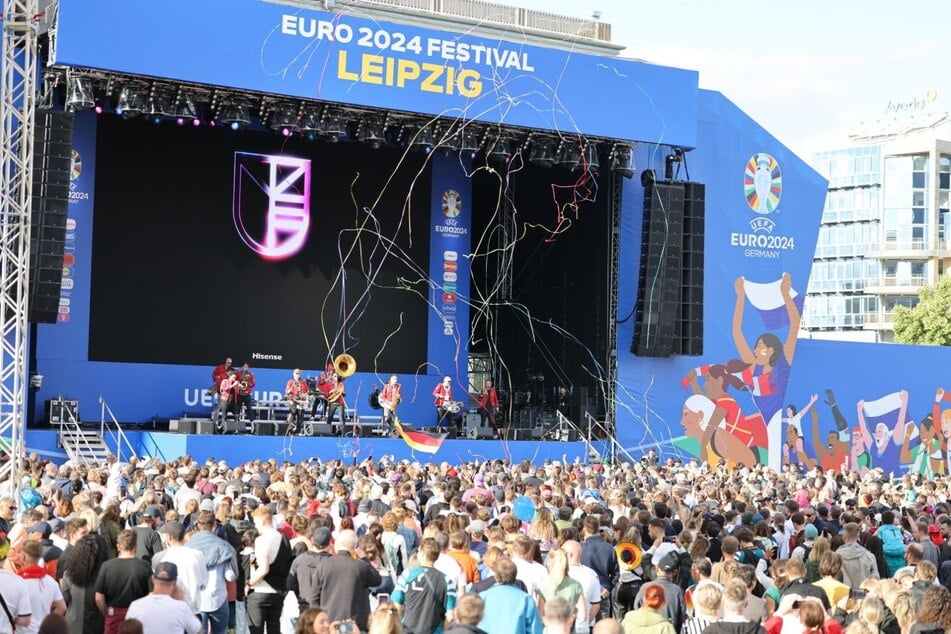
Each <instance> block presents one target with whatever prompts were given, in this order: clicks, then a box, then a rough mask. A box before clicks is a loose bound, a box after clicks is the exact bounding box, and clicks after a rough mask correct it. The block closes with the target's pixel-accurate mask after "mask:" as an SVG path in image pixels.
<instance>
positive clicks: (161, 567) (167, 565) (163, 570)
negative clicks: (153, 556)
mask: <svg viewBox="0 0 951 634" xmlns="http://www.w3.org/2000/svg"><path fill="white" fill-rule="evenodd" d="M152 576H153V577H155V578H156V579H158V580H159V581H175V580H176V579H178V566H176V565H175V564H173V563H172V562H170V561H163V562H161V563H158V564H155V572H153V573H152Z"/></svg>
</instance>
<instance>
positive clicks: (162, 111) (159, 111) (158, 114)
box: [149, 90, 174, 123]
mask: <svg viewBox="0 0 951 634" xmlns="http://www.w3.org/2000/svg"><path fill="white" fill-rule="evenodd" d="M149 114H150V115H151V116H152V120H153V121H155V123H158V122H159V121H161V120H162V118H163V117H169V116H173V115H174V112H172V109H171V108H170V107H169V104H168V94H167V93H166V92H165V91H163V90H153V91H152V97H151V107H150V108H149Z"/></svg>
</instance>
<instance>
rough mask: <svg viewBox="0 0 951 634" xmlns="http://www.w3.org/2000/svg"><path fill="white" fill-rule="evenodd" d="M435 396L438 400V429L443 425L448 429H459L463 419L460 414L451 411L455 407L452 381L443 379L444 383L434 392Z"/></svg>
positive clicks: (436, 402)
mask: <svg viewBox="0 0 951 634" xmlns="http://www.w3.org/2000/svg"><path fill="white" fill-rule="evenodd" d="M433 396H434V397H435V399H436V401H435V404H436V427H442V426H443V424H445V425H446V426H447V427H449V426H453V427H457V426H458V425H459V423H460V419H461V417H460V416H459V415H458V412H452V411H450V409H451V408H454V405H455V403H454V402H453V400H452V379H451V378H450V377H448V376H447V377H443V380H442V383H440V384H439V385H437V386H436V389H434V390H433Z"/></svg>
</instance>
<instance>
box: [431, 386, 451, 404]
mask: <svg viewBox="0 0 951 634" xmlns="http://www.w3.org/2000/svg"><path fill="white" fill-rule="evenodd" d="M433 396H435V397H436V407H443V406H444V405H445V404H446V403H449V402H451V401H452V386H451V385H444V384H442V383H440V384H439V385H437V386H436V389H435V390H433Z"/></svg>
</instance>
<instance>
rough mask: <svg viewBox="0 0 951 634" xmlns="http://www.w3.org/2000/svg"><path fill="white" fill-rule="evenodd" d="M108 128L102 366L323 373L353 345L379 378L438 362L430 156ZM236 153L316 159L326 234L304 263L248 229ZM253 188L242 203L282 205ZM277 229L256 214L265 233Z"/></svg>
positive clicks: (96, 312) (95, 331) (100, 185)
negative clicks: (431, 354) (226, 362)
mask: <svg viewBox="0 0 951 634" xmlns="http://www.w3.org/2000/svg"><path fill="white" fill-rule="evenodd" d="M98 125H99V130H98V145H97V157H96V194H95V220H94V228H93V238H94V239H93V242H94V247H93V268H92V293H91V308H90V313H91V314H90V330H89V358H90V360H94V361H118V362H136V363H169V364H188V365H191V364H194V365H208V364H215V363H220V361H221V360H222V359H223V358H224V357H225V356H230V357H232V358H233V359H234V361H235V363H242V362H243V361H248V362H249V363H251V364H252V365H257V366H263V367H281V368H286V367H304V368H319V367H322V366H323V364H324V362H325V361H326V359H327V358H328V355H335V354H338V353H340V352H343V351H344V350H345V351H346V352H348V353H349V354H351V355H353V356H354V357H355V358H356V360H357V364H358V367H359V368H360V369H361V370H364V371H371V370H374V369H379V370H385V371H388V372H412V371H415V370H416V369H417V368H418V367H419V366H420V365H421V364H422V363H424V362H425V360H426V326H425V324H426V319H427V305H426V301H425V299H424V298H425V297H426V294H427V290H426V287H425V285H424V284H422V283H421V282H420V272H419V271H420V270H425V269H426V268H427V263H428V260H429V231H428V230H429V201H430V171H429V169H428V168H427V167H424V165H423V159H424V157H423V156H422V155H418V154H409V155H407V156H405V157H404V156H403V152H402V150H399V149H397V148H382V149H377V150H374V149H371V148H369V147H366V146H362V145H360V144H358V143H326V142H319V141H318V142H313V141H307V140H305V139H303V138H299V137H290V138H284V137H282V136H280V135H278V134H275V133H267V132H252V131H232V130H229V129H223V128H220V127H219V128H213V127H209V126H202V127H197V128H196V127H192V126H188V125H186V126H181V127H180V126H176V125H174V124H169V123H164V124H162V125H155V124H153V123H151V122H147V121H141V120H140V121H124V120H122V119H119V118H117V117H100V119H99V122H98ZM236 152H242V153H252V154H260V155H283V156H292V157H298V158H305V159H309V160H310V161H311V173H312V187H311V196H310V217H311V226H310V231H309V236H308V238H307V241H306V243H305V244H304V245H303V247H302V248H301V250H300V251H299V252H297V253H296V255H293V256H292V257H289V258H287V259H283V260H280V261H268V260H265V259H263V258H262V257H261V256H260V255H258V254H257V253H255V252H253V251H252V250H251V249H250V248H249V247H248V246H247V245H246V243H245V241H243V240H242V238H241V237H240V236H239V233H238V230H237V228H236V223H235V221H234V218H233V210H232V189H233V185H234V183H235V153H236ZM252 176H253V175H252ZM258 176H260V175H258ZM244 187H245V188H247V190H248V191H246V192H245V197H244V201H245V203H244V207H243V208H244V209H249V208H250V209H251V211H252V212H254V211H255V210H256V209H257V207H261V209H263V210H265V211H266V204H267V199H268V196H267V195H266V194H264V193H263V192H260V191H257V192H255V189H254V187H253V182H252V183H251V185H248V184H247V183H245V185H244ZM370 209H372V213H368V210H370ZM261 213H263V212H261ZM251 216H254V214H253V213H252V214H251ZM262 225H263V222H261V221H260V216H258V222H255V220H254V218H253V217H252V218H250V219H247V218H246V225H245V226H246V229H247V232H248V233H250V234H252V235H255V234H257V233H259V232H262V228H261V227H262ZM359 227H362V228H363V230H362V231H357V230H356V229H357V228H359ZM411 228H412V229H411ZM380 236H385V237H386V239H387V240H395V246H393V245H389V243H385V242H383V241H381V239H380ZM388 245H389V246H390V247H391V250H390V252H389V253H388V254H387V246H388ZM342 263H343V265H342ZM370 278H373V281H372V283H371V282H370ZM420 292H421V294H420ZM342 296H343V297H345V300H344V301H341V297H342ZM401 324H403V325H402V326H401ZM394 333H395V334H394ZM391 335H392V336H391ZM328 348H329V349H328ZM277 357H280V358H279V359H278V358H277Z"/></svg>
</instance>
